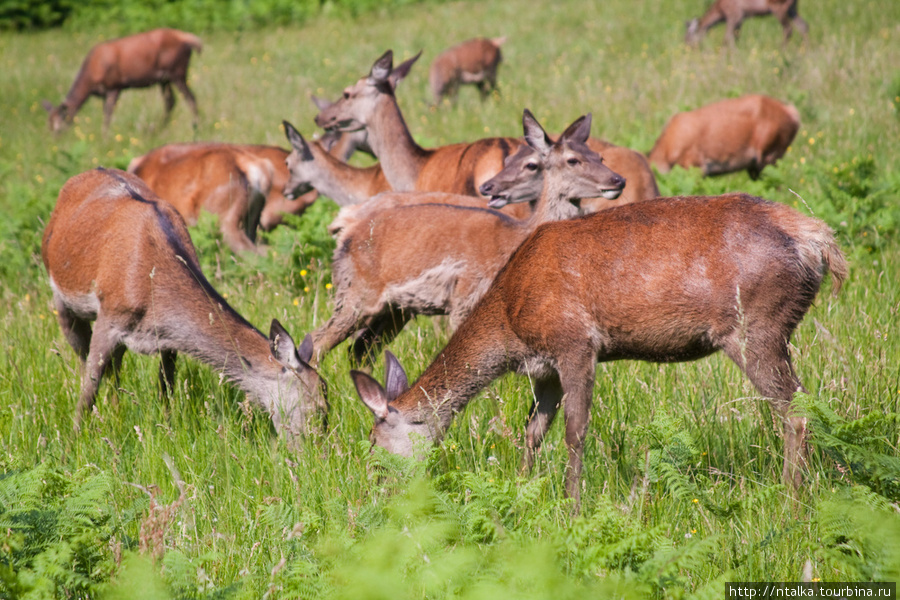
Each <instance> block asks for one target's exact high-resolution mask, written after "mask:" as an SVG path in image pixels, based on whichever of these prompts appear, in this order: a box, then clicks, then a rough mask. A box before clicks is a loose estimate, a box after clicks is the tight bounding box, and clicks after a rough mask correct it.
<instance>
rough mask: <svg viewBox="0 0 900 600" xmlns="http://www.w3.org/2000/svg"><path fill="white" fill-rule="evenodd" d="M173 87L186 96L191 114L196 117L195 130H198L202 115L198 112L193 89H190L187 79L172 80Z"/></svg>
mask: <svg viewBox="0 0 900 600" xmlns="http://www.w3.org/2000/svg"><path fill="white" fill-rule="evenodd" d="M172 85H174V86H175V89H177V90H178V91H179V92H181V95H182V96H184V100H185V102H187V103H188V106H189V107H190V109H191V114H193V115H194V121H193V125H194V128H195V129H196V128H197V124H198V123H199V121H200V115H199V113H198V112H197V99H196V98H195V97H194V93H193V92H192V91H191V88H189V87H188V84H187V80H185V79H174V80H172Z"/></svg>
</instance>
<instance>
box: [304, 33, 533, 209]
mask: <svg viewBox="0 0 900 600" xmlns="http://www.w3.org/2000/svg"><path fill="white" fill-rule="evenodd" d="M420 54H421V53H420ZM418 57H419V54H417V55H416V56H414V57H413V58H411V59H409V60H407V61H405V62H404V63H402V64H401V65H399V66H398V67H397V69H401V68H403V69H405V70H406V71H408V70H409V68H410V67H411V66H412V64H413V63H414V62H415V61H416V59H418ZM397 69H394V67H393V53H392V52H391V51H390V50H388V51H387V52H385V53H384V54H383V55H382V56H381V57H380V58H379V59H378V60H376V61H375V63H374V65H373V66H372V69H371V71H370V73H369V75H367V76H365V77H363V78H362V79H360V80H359V81H357V82H356V83H355V84H353V85H352V86H350V87H348V88H346V89H345V90H344V94H343V96H342V97H341V99H340V100H338V101H337V102H335V103H334V104H333V105H331V106H330V107H328V108H326V109H325V110H323V111H321V112H320V113H319V114H318V115H316V123H317V124H318V125H319V126H320V127H323V128H325V129H338V130H341V131H356V130H358V129H361V128H365V129H366V130H367V133H368V138H367V139H368V142H369V146H370V147H371V148H372V150H373V151H374V152H375V156H376V157H378V160H379V161H380V163H381V168H382V170H383V171H384V175H385V177H386V178H387V180H388V183H389V184H390V186H391V188H392V189H393V190H394V191H398V192H412V191H420V192H425V191H428V192H449V193H452V194H463V195H469V196H477V195H478V187H479V186H480V185H481V184H482V183H484V182H485V181H487V180H488V179H490V178H491V177H493V176H494V175H496V174H497V173H499V172H500V171H501V170H502V169H503V160H504V159H505V158H506V157H507V156H509V155H510V154H512V153H513V152H515V150H516V149H517V148H518V147H519V145H520V144H521V142H519V141H518V140H515V139H513V138H486V139H482V140H478V141H476V142H472V143H459V144H451V145H449V146H441V147H439V148H434V149H425V148H422V147H421V146H419V145H418V144H417V143H416V142H415V140H414V139H413V137H412V134H410V132H409V129H408V128H407V126H406V121H404V119H403V115H402V114H401V112H400V107H399V106H398V105H397V99H396V97H395V96H394V86H393V85H392V84H391V78H392V76H393V73H394V71H396V70H397Z"/></svg>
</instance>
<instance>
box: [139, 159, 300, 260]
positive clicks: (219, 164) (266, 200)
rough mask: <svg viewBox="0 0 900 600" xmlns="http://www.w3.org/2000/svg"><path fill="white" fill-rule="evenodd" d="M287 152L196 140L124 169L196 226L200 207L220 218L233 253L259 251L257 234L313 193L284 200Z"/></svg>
mask: <svg viewBox="0 0 900 600" xmlns="http://www.w3.org/2000/svg"><path fill="white" fill-rule="evenodd" d="M287 155H288V152H287V150H284V149H282V148H278V147H276V146H263V145H253V144H224V143H217V142H199V143H185V144H167V145H165V146H160V147H159V148H155V149H153V150H151V151H150V152H148V153H147V154H145V155H143V156H139V157H137V158H135V159H133V160H132V161H131V163H130V164H129V165H128V172H129V173H134V174H135V175H137V176H138V177H140V178H141V179H143V180H144V182H145V183H147V185H148V186H149V187H150V189H152V190H153V191H154V193H156V194H157V195H158V196H160V197H161V198H162V199H164V200H166V201H167V202H169V203H170V204H172V205H173V206H175V208H177V209H178V212H180V213H181V216H182V217H183V218H184V219H185V221H187V222H188V224H189V225H195V224H196V223H197V218H198V217H199V214H200V211H201V209H203V210H206V211H208V212H211V213H212V214H214V215H216V216H217V217H218V218H219V228H220V230H221V231H222V237H223V239H224V240H225V243H226V244H228V247H229V248H231V249H232V250H233V251H234V252H261V251H262V250H261V249H260V248H258V247H257V246H256V230H257V227H259V226H262V228H263V229H264V230H267V231H268V230H270V229H272V228H273V227H275V226H276V225H278V224H279V223H280V222H281V220H282V218H283V215H284V214H285V213H291V214H302V213H303V211H305V210H306V209H307V208H308V207H309V205H310V204H312V203H313V202H314V201H315V200H316V197H317V194H316V193H315V192H312V193H310V194H304V195H298V196H297V197H296V198H293V197H292V198H286V197H285V196H284V194H283V189H284V187H285V184H286V183H287V180H288V177H289V174H288V171H287V167H286V166H285V164H284V163H285V159H286V158H287Z"/></svg>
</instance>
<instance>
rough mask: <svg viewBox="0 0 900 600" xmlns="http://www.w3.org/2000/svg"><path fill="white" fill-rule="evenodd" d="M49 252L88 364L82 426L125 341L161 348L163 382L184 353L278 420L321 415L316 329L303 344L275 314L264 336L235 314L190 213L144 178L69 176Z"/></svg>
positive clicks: (66, 324)
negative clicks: (217, 285) (209, 275)
mask: <svg viewBox="0 0 900 600" xmlns="http://www.w3.org/2000/svg"><path fill="white" fill-rule="evenodd" d="M41 256H42V258H43V261H44V266H45V267H46V268H47V272H48V274H49V276H50V286H51V288H52V289H53V298H54V304H55V307H56V311H57V314H58V316H59V322H60V326H61V327H62V329H63V333H64V334H65V336H66V339H67V340H68V342H69V344H70V345H71V346H72V348H74V349H75V351H76V352H77V354H78V355H79V357H80V358H81V360H82V363H83V365H84V376H83V378H82V386H81V397H80V399H79V402H78V408H77V414H76V424H80V422H81V419H82V417H83V415H84V413H85V412H90V410H91V409H92V407H93V405H94V400H95V397H96V394H97V389H98V387H99V385H100V380H101V378H102V376H103V374H104V372H105V371H106V370H107V369H108V368H112V369H114V370H116V371H117V370H118V367H119V365H120V363H121V360H122V355H123V354H124V352H125V349H126V347H127V348H128V349H130V350H132V351H134V352H139V353H142V354H155V353H157V352H159V353H160V354H161V355H162V363H161V366H160V383H161V385H162V389H163V390H164V391H171V390H172V388H173V385H174V378H175V358H176V353H178V352H184V353H187V354H189V355H191V356H193V357H195V358H197V359H199V360H201V361H203V362H205V363H208V364H210V365H212V366H213V367H215V368H216V369H218V370H220V371H222V372H223V373H224V374H225V375H226V376H227V377H228V378H229V379H230V380H232V381H234V382H235V384H236V385H238V386H239V387H240V388H242V389H243V390H244V391H246V392H247V394H248V396H249V397H250V398H251V399H252V400H253V401H254V402H256V403H257V404H259V405H260V406H261V407H262V408H264V409H265V410H267V411H268V412H269V414H270V415H271V416H272V419H273V421H274V422H275V425H276V427H277V428H278V429H279V430H283V431H286V432H288V433H291V434H296V433H302V432H305V431H306V430H307V429H308V427H309V425H310V423H309V419H311V418H320V417H322V416H323V415H324V413H325V411H326V409H327V405H326V400H325V390H324V384H323V382H322V381H321V380H320V379H319V376H318V374H316V372H315V371H314V370H313V369H312V368H310V367H309V365H308V364H306V362H305V361H306V360H308V359H309V352H310V351H311V350H312V345H311V341H310V340H309V338H308V337H307V341H305V342H304V347H303V348H301V352H300V353H299V354H298V351H297V349H296V347H295V346H294V343H293V341H292V340H291V339H290V336H289V335H288V334H287V332H286V331H284V329H283V328H282V327H281V325H279V324H278V322H277V321H273V322H272V333H271V335H270V338H268V339H267V338H266V337H265V336H263V335H262V334H261V333H260V332H259V331H257V330H256V329H255V328H254V327H253V326H251V325H250V324H249V323H248V322H247V321H246V320H244V318H243V317H241V316H240V315H239V314H238V313H237V312H235V310H234V309H232V308H231V307H230V306H229V305H228V303H227V302H226V301H225V300H224V299H223V298H222V297H221V296H220V295H219V294H218V293H217V292H216V290H215V289H213V287H212V286H211V285H210V284H209V282H208V281H207V280H206V278H205V277H204V276H203V273H202V272H201V270H200V266H199V262H198V260H197V254H196V251H195V250H194V246H193V245H192V244H191V239H190V236H189V235H188V231H187V227H186V226H185V223H184V220H183V219H182V218H181V215H179V213H178V212H177V211H176V210H175V208H174V207H173V206H172V205H171V204H169V203H168V202H165V201H163V200H161V199H159V198H158V197H157V196H156V195H155V194H154V193H153V191H152V190H151V189H150V188H149V187H147V185H146V184H145V183H144V182H143V181H141V180H140V179H139V178H138V177H136V176H134V175H132V174H129V173H125V172H122V171H117V170H106V169H95V170H93V171H88V172H86V173H82V174H80V175H76V176H75V177H72V178H71V179H70V180H69V181H68V182H67V183H66V184H65V185H64V186H63V188H62V190H60V193H59V199H58V201H57V203H56V207H55V208H54V209H53V213H52V214H51V216H50V221H49V223H48V224H47V228H46V230H45V231H44V237H43V241H42V244H41ZM91 322H94V324H93V328H92V327H91Z"/></svg>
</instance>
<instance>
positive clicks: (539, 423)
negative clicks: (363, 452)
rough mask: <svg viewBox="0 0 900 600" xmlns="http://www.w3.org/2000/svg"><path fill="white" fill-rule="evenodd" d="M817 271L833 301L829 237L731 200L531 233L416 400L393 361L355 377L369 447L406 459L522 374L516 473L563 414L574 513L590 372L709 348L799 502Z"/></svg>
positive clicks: (751, 202) (778, 211)
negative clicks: (731, 373) (522, 425)
mask: <svg viewBox="0 0 900 600" xmlns="http://www.w3.org/2000/svg"><path fill="white" fill-rule="evenodd" d="M828 271H831V273H832V284H833V291H834V292H835V293H836V292H837V291H838V289H839V288H840V285H841V282H842V281H843V280H844V279H845V278H846V276H847V263H846V261H845V259H844V256H843V254H842V253H841V251H840V249H839V248H838V246H837V243H836V242H835V240H834V236H833V233H832V231H831V230H830V229H829V228H828V226H827V225H825V223H823V222H822V221H819V220H818V219H814V218H811V217H807V216H804V215H801V214H800V213H798V212H797V211H795V210H793V209H791V208H789V207H787V206H785V205H782V204H777V203H774V202H768V201H765V200H762V199H760V198H754V197H751V196H748V195H744V194H728V195H724V196H717V197H696V196H694V197H682V198H658V199H655V200H649V201H647V202H643V203H641V204H633V205H627V206H620V207H618V208H615V209H613V210H607V211H602V212H599V213H595V214H592V215H588V216H585V217H582V218H580V219H571V220H568V221H560V222H555V223H547V224H545V225H542V226H541V227H539V228H538V229H537V230H536V231H535V232H534V233H533V234H532V235H531V236H530V237H529V238H528V239H527V240H525V241H524V242H523V243H522V245H521V246H519V248H518V249H517V250H516V251H515V253H514V254H513V255H512V257H511V258H510V260H509V263H508V264H507V265H506V266H505V267H504V268H503V270H502V271H500V273H499V274H498V275H497V277H496V279H495V280H494V282H493V283H492V284H491V286H490V289H489V290H488V291H487V292H486V293H485V295H484V296H483V297H482V299H481V301H480V302H479V303H478V304H477V305H476V306H475V308H474V310H473V311H472V312H471V314H469V316H468V318H466V320H465V321H464V322H463V323H462V324H461V325H460V326H459V328H458V329H457V330H456V332H455V333H454V334H453V336H452V338H451V339H450V342H449V343H448V344H447V346H446V347H445V348H444V349H443V350H441V352H440V353H439V354H438V356H437V357H436V358H435V359H434V361H433V362H432V363H431V365H430V366H429V367H428V368H427V369H425V371H424V373H422V375H421V376H420V377H419V379H418V380H417V381H416V382H415V383H414V384H413V385H412V386H409V385H408V383H407V378H406V375H405V373H403V370H402V368H401V367H400V366H399V363H398V362H397V361H396V359H395V358H392V357H391V356H388V359H387V368H386V371H387V375H386V381H387V384H386V385H387V387H386V388H385V387H382V386H381V385H380V384H379V383H378V382H377V381H375V380H374V379H373V378H371V377H370V376H368V375H366V374H365V373H362V372H359V371H354V372H352V373H351V375H352V377H353V380H354V383H355V384H356V389H357V391H358V393H359V396H360V398H361V399H362V401H363V402H364V403H365V405H366V406H367V407H368V408H369V409H370V410H371V411H372V413H373V415H374V416H375V425H374V428H373V430H372V435H371V439H372V440H373V442H374V443H376V444H378V445H379V446H382V447H384V448H386V449H388V450H389V451H391V452H394V453H396V454H402V455H405V456H412V455H413V453H414V449H413V444H414V442H415V439H414V438H417V437H418V438H423V439H424V440H426V441H437V440H439V439H440V438H441V436H442V435H443V434H444V432H445V431H446V430H447V428H448V427H449V425H450V423H451V421H452V419H453V417H454V415H456V414H457V413H459V412H461V411H462V410H463V409H464V408H465V406H466V405H467V404H468V403H469V401H470V400H471V399H472V398H473V397H475V395H476V394H478V392H479V391H480V390H481V389H483V388H484V387H485V386H487V385H488V384H490V383H491V382H492V381H493V380H495V379H496V378H498V377H500V376H501V375H503V374H504V373H507V372H509V371H514V370H517V371H519V372H521V373H524V374H527V375H529V376H530V377H531V378H532V379H533V380H534V398H535V400H534V404H533V406H532V409H531V417H530V420H529V423H528V425H527V429H526V437H525V440H526V452H525V460H524V464H525V467H526V468H527V469H530V468H531V466H532V465H533V464H534V460H535V453H536V452H537V451H538V449H539V448H540V445H541V441H542V440H543V438H544V436H545V434H546V432H547V431H548V429H549V428H550V426H551V424H552V423H553V420H554V417H555V416H556V413H557V412H558V410H559V408H560V407H562V408H563V413H564V417H565V440H566V446H567V447H568V455H569V460H568V468H567V471H566V477H565V480H566V491H567V494H568V495H569V496H570V497H572V498H573V499H574V500H575V506H576V507H577V506H578V505H579V501H580V490H581V485H580V483H581V472H582V462H583V459H582V455H583V451H584V443H585V438H586V436H587V431H588V420H589V418H590V410H591V402H592V390H593V386H594V379H595V371H596V365H597V363H598V362H605V361H610V360H620V359H631V360H645V361H652V362H683V361H690V360H695V359H699V358H702V357H704V356H708V355H710V354H713V353H714V352H717V351H719V350H721V351H723V352H724V353H725V354H726V355H727V356H728V357H729V358H731V359H732V360H733V361H734V362H735V363H736V364H737V365H738V367H740V369H741V370H742V371H743V372H744V374H745V375H746V376H747V377H748V378H749V379H750V381H751V382H752V383H753V385H754V386H756V388H757V389H758V390H759V392H760V394H761V395H762V396H764V397H765V398H766V399H767V400H768V401H769V404H770V405H771V407H772V411H773V414H775V415H777V416H778V418H780V419H781V420H782V422H783V428H784V429H783V431H784V464H783V470H782V477H783V479H784V481H785V482H786V483H788V484H790V485H793V486H794V487H795V488H796V487H799V486H800V483H801V468H802V466H803V464H804V462H805V451H804V446H803V440H804V437H805V430H806V420H805V418H803V417H801V416H798V415H797V414H796V413H795V412H794V410H793V404H792V403H793V394H794V392H796V391H799V390H802V389H803V388H802V386H801V384H800V381H799V380H798V378H797V376H796V374H795V372H794V368H793V366H792V364H791V357H790V351H789V348H788V344H789V341H790V338H791V334H792V333H793V331H794V330H795V329H796V327H797V325H798V323H799V322H800V320H801V319H802V318H803V316H804V315H805V313H806V312H807V311H808V310H809V308H810V306H811V305H812V303H813V300H814V299H815V297H816V294H817V293H818V290H819V287H820V285H821V283H822V280H823V278H824V277H825V275H826V273H827V272H828ZM411 438H413V439H411Z"/></svg>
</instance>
